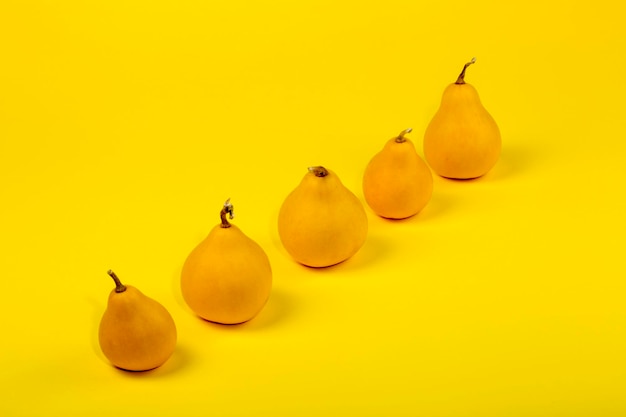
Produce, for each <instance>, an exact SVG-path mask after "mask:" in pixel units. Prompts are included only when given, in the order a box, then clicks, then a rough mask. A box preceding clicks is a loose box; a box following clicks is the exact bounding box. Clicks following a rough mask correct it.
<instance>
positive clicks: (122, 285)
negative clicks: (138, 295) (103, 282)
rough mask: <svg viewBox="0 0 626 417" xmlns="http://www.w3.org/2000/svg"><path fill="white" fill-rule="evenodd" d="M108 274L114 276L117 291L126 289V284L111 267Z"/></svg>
mask: <svg viewBox="0 0 626 417" xmlns="http://www.w3.org/2000/svg"><path fill="white" fill-rule="evenodd" d="M107 274H109V276H110V277H111V278H113V281H115V292H124V291H126V286H125V285H124V284H122V281H120V279H119V278H118V277H117V275H115V272H113V271H111V270H110V269H109V270H108V272H107Z"/></svg>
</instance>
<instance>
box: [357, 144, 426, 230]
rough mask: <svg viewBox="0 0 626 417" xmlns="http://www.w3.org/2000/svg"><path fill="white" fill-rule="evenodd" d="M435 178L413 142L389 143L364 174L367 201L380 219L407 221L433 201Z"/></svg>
mask: <svg viewBox="0 0 626 417" xmlns="http://www.w3.org/2000/svg"><path fill="white" fill-rule="evenodd" d="M432 193H433V176H432V174H431V172H430V168H428V165H426V163H425V162H424V160H423V159H422V158H421V157H420V156H419V155H418V154H417V152H416V150H415V145H414V144H413V142H411V141H410V140H409V139H404V140H402V141H400V142H399V141H398V140H397V139H396V138H393V139H390V140H389V141H387V143H386V144H385V146H384V147H383V149H382V150H381V151H380V152H379V153H377V154H376V155H374V157H373V158H372V159H371V160H370V162H369V163H368V165H367V167H366V168H365V172H364V174H363V195H364V196H365V201H366V202H367V204H368V205H369V206H370V208H371V209H372V210H373V211H374V213H376V214H377V215H379V216H381V217H385V218H389V219H405V218H407V217H411V216H413V215H415V214H417V213H419V212H420V211H421V210H422V209H423V208H424V207H425V206H426V204H428V202H429V201H430V198H431V196H432Z"/></svg>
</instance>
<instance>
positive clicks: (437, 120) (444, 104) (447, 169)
mask: <svg viewBox="0 0 626 417" xmlns="http://www.w3.org/2000/svg"><path fill="white" fill-rule="evenodd" d="M501 146H502V142H501V138H500V130H499V129H498V125H497V124H496V122H495V120H494V119H493V117H491V115H490V114H489V112H487V110H486V109H485V108H484V107H483V105H482V103H481V102H480V98H479V96H478V92H477V91H476V89H475V88H474V87H473V86H472V85H470V84H466V83H464V84H451V85H449V86H448V87H447V88H446V89H445V91H444V93H443V97H442V99H441V105H440V107H439V109H438V111H437V113H436V114H435V116H434V117H433V119H432V120H431V121H430V123H429V125H428V127H427V129H426V132H425V134H424V157H425V158H426V161H427V162H428V164H429V165H430V167H431V168H432V169H433V170H434V171H435V172H436V173H437V174H439V175H440V176H442V177H446V178H455V179H471V178H477V177H480V176H482V175H484V174H486V173H487V172H488V171H489V170H490V169H491V168H492V167H493V166H494V165H495V164H496V162H497V161H498V158H499V157H500V150H501Z"/></svg>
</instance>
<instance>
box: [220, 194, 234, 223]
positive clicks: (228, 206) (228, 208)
mask: <svg viewBox="0 0 626 417" xmlns="http://www.w3.org/2000/svg"><path fill="white" fill-rule="evenodd" d="M234 209H235V208H234V207H233V204H232V203H231V202H230V198H229V199H228V200H226V202H225V203H224V207H222V211H220V219H221V220H222V224H221V227H223V228H224V229H227V228H229V227H230V223H229V222H228V220H227V219H226V215H227V214H228V215H229V217H230V219H231V220H232V219H234V218H235V213H234V211H233V210H234Z"/></svg>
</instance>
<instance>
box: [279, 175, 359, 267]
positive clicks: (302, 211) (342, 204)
mask: <svg viewBox="0 0 626 417" xmlns="http://www.w3.org/2000/svg"><path fill="white" fill-rule="evenodd" d="M367 228H368V224H367V215H366V213H365V209H364V208H363V204H361V201H359V199H358V198H357V197H356V196H355V195H354V194H353V193H352V191H350V190H349V189H348V188H346V187H345V186H344V185H343V184H342V182H341V180H340V179H339V177H338V176H337V174H335V173H334V172H333V171H331V170H329V169H326V168H324V167H321V166H316V167H310V168H309V169H308V172H307V173H306V174H305V176H304V178H303V179H302V181H301V182H300V184H299V185H298V186H297V187H296V188H295V189H294V190H293V191H292V192H291V193H290V194H289V195H288V196H287V198H285V200H284V202H283V204H282V206H281V208H280V211H279V214H278V233H279V235H280V240H281V242H282V244H283V246H284V247H285V249H286V250H287V252H288V253H289V254H290V255H291V256H292V257H293V258H294V259H295V260H296V261H297V262H299V263H301V264H303V265H306V266H310V267H326V266H332V265H335V264H338V263H340V262H343V261H345V260H346V259H348V258H350V257H351V256H353V255H354V254H355V253H356V252H357V251H358V250H359V249H360V248H361V246H363V244H364V243H365V238H366V236H367Z"/></svg>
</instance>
